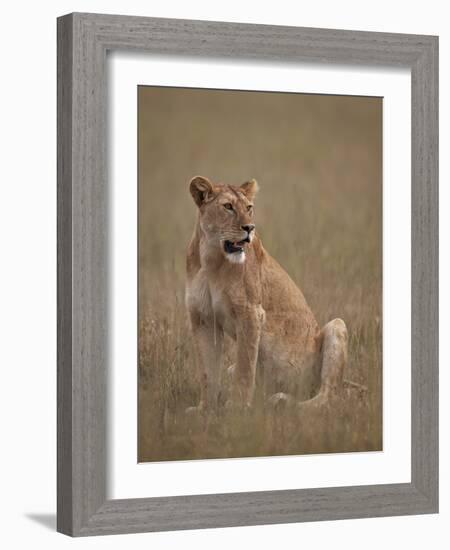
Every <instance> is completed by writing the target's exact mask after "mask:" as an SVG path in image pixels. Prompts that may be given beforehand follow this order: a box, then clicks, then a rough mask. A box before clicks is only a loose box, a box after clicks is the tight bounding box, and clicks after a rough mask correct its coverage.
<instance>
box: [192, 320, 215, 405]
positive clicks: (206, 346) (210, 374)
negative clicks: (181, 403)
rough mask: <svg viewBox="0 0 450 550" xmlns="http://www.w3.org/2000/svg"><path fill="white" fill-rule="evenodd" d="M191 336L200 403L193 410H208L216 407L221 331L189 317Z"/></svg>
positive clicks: (212, 325)
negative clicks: (198, 382)
mask: <svg viewBox="0 0 450 550" xmlns="http://www.w3.org/2000/svg"><path fill="white" fill-rule="evenodd" d="M191 325H192V335H193V341H194V349H195V355H196V361H197V368H198V372H199V378H200V402H199V404H198V406H197V407H190V408H189V409H188V412H192V411H194V410H206V409H208V410H210V409H215V408H216V407H217V401H218V395H219V389H220V373H221V366H222V354H223V330H222V328H221V327H219V326H217V325H216V326H214V324H213V323H211V324H208V323H207V322H205V321H203V320H201V319H200V318H199V317H198V316H196V315H191Z"/></svg>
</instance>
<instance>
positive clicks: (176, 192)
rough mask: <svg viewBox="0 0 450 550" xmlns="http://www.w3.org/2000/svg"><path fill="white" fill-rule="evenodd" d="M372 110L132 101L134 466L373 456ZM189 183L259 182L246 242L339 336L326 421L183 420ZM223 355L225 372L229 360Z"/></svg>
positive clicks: (162, 98)
mask: <svg viewBox="0 0 450 550" xmlns="http://www.w3.org/2000/svg"><path fill="white" fill-rule="evenodd" d="M381 136H382V103H381V99H378V98H362V97H338V96H317V95H300V94H275V93H250V92H229V91H209V90H189V89H173V88H152V87H141V88H140V89H139V452H138V454H139V461H156V460H177V459H193V458H213V457H238V456H268V455H284V454H304V453H320V452H345V451H367V450H378V449H381V447H382V383H381V381H382V143H381ZM196 174H202V175H206V176H208V177H210V178H211V179H212V180H216V181H219V180H220V181H224V182H231V183H239V182H243V181H245V180H247V179H249V178H252V177H254V178H256V179H257V180H258V182H259V183H260V187H261V191H260V194H259V196H258V197H257V200H256V203H255V204H256V211H255V218H256V224H257V230H258V232H259V234H260V235H261V237H262V240H263V243H264V246H265V247H266V249H267V250H268V251H269V253H270V254H271V255H273V256H274V257H275V258H276V259H277V260H278V261H279V262H280V263H281V265H282V266H283V267H284V268H285V269H286V270H287V271H288V273H289V274H290V275H291V277H292V278H293V279H294V280H295V281H296V282H297V283H298V285H299V286H300V287H301V288H302V290H303V292H304V294H305V296H306V299H307V301H308V303H309V304H310V306H311V308H312V310H313V311H314V313H315V315H316V317H317V319H318V321H319V323H320V324H322V325H323V324H324V323H326V322H327V321H329V320H330V319H333V318H335V317H341V318H343V319H344V320H345V322H346V324H347V327H348V330H349V362H348V366H347V370H346V373H345V378H346V379H347V380H350V381H352V382H355V383H358V384H361V385H364V386H366V387H367V392H360V391H359V390H358V389H354V388H350V387H348V388H347V389H346V390H345V393H344V396H343V398H341V399H338V400H337V401H336V402H334V403H333V404H332V406H331V408H330V409H329V410H328V411H319V412H317V411H316V412H309V413H302V414H299V413H297V412H294V411H292V410H289V409H287V410H286V411H284V412H283V411H281V412H278V413H277V414H274V413H273V411H272V410H271V409H270V408H269V407H268V406H267V403H266V401H265V399H264V396H262V395H261V391H260V390H258V391H257V394H256V399H255V405H254V407H253V409H252V411H250V412H249V413H248V414H247V415H245V416H242V415H240V414H235V413H233V412H226V411H221V412H219V414H218V415H217V416H215V417H211V418H210V419H209V422H208V429H204V426H203V424H202V422H200V421H198V420H197V419H193V418H192V417H186V415H185V414H184V410H185V408H186V407H188V406H191V405H194V404H196V403H197V401H198V398H199V391H198V377H197V372H196V368H195V364H194V360H193V353H192V341H191V335H190V332H189V327H188V323H187V316H186V311H185V307H184V280H185V250H186V246H187V244H188V242H189V239H190V236H191V233H192V229H193V226H194V221H195V216H196V209H195V206H194V204H193V202H192V199H191V197H190V195H189V193H188V189H187V182H188V180H189V179H190V178H191V177H192V176H193V175H196ZM233 354H234V349H233V343H232V342H230V341H229V340H228V341H227V359H226V365H227V364H230V363H231V362H232V359H233Z"/></svg>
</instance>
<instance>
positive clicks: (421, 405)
mask: <svg viewBox="0 0 450 550" xmlns="http://www.w3.org/2000/svg"><path fill="white" fill-rule="evenodd" d="M111 49H114V50H123V49H131V50H136V51H139V52H150V53H157V54H170V55H187V56H215V57H217V56H219V57H220V56H222V57H229V58H233V59H237V60H238V59H242V58H249V59H254V60H255V62H258V60H262V61H267V60H272V61H277V62H280V61H283V62H291V63H295V62H297V63H298V62H314V63H316V62H323V63H333V64H354V63H358V64H364V65H370V66H377V65H383V66H386V65H387V66H394V67H395V66H401V67H409V68H410V69H411V75H412V78H411V80H412V480H411V483H405V484H392V485H374V486H361V487H339V488H328V489H300V490H289V491H268V492H254V493H233V494H224V495H195V496H183V497H165V498H151V499H130V500H112V501H108V500H107V497H106V495H107V471H108V463H107V460H108V457H107V455H106V432H107V416H106V411H107V401H106V400H107V391H106V387H107V381H108V377H107V374H108V324H109V313H108V307H109V306H108V257H109V256H108V247H109V243H108V235H109V230H108V223H109V220H108V212H109V207H108V205H109V196H108V183H107V174H106V106H107V101H106V97H107V80H106V52H107V51H108V50H111ZM437 339H438V40H437V38H436V37H432V36H416V35H401V34H387V33H370V32H355V31H342V30H328V29H305V28H297V27H275V26H268V25H246V24H237V23H217V22H206V21H186V20H175V19H152V18H141V17H124V16H115V15H95V14H71V15H67V16H64V17H62V18H60V19H59V20H58V527H57V528H58V530H59V531H60V532H63V533H66V534H69V535H74V536H82V535H98V534H109V533H129V532H139V531H161V530H169V529H170V530H175V529H194V528H206V527H225V526H234V525H259V524H267V523H288V522H298V521H318V520H330V519H344V518H359V517H370V516H388V515H403V514H423V513H432V512H437V509H438V356H437V345H438V341H437Z"/></svg>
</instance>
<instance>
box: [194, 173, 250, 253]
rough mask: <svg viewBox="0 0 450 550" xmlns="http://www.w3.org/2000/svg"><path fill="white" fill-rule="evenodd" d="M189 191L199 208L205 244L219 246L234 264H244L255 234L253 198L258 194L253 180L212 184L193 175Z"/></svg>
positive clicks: (206, 179) (201, 177)
mask: <svg viewBox="0 0 450 550" xmlns="http://www.w3.org/2000/svg"><path fill="white" fill-rule="evenodd" d="M189 190H190V192H191V195H192V197H193V199H194V201H195V204H196V205H197V206H198V208H199V220H200V227H201V229H202V231H203V234H204V235H205V237H206V239H207V240H208V244H210V245H212V246H217V247H220V249H221V251H222V253H223V254H224V255H225V257H226V258H227V259H228V260H229V261H231V262H234V263H242V262H244V261H245V252H246V250H247V248H248V247H249V246H251V242H252V239H253V237H254V235H255V224H254V221H253V199H254V198H255V195H256V193H257V191H258V184H257V182H256V180H254V179H252V180H250V181H247V182H245V183H243V184H242V185H241V186H239V187H236V186H234V185H224V184H212V183H211V182H210V181H209V179H208V178H204V177H203V176H195V177H194V178H192V180H191V182H190V184H189Z"/></svg>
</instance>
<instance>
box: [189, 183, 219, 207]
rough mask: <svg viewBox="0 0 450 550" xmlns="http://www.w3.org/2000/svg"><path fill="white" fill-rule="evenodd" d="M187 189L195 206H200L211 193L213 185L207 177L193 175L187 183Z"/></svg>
mask: <svg viewBox="0 0 450 550" xmlns="http://www.w3.org/2000/svg"><path fill="white" fill-rule="evenodd" d="M189 191H190V192H191V195H192V198H193V199H194V201H195V204H196V205H197V206H199V207H200V206H201V205H202V204H203V203H204V202H205V201H207V199H208V198H209V197H210V196H211V195H212V192H213V186H212V183H211V182H210V181H209V179H208V178H204V177H203V176H195V177H194V178H192V179H191V182H190V183H189Z"/></svg>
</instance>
